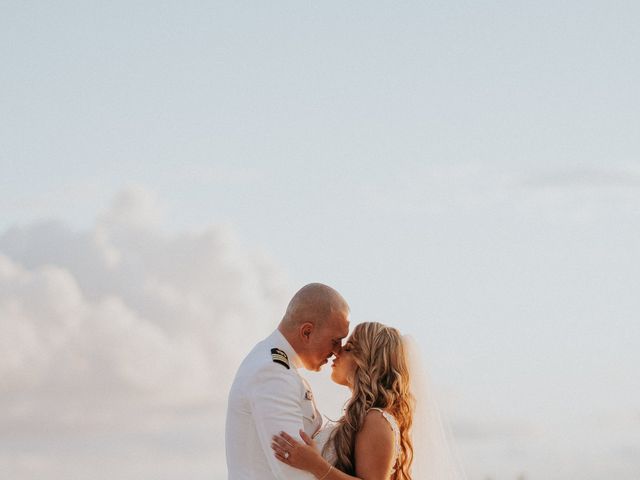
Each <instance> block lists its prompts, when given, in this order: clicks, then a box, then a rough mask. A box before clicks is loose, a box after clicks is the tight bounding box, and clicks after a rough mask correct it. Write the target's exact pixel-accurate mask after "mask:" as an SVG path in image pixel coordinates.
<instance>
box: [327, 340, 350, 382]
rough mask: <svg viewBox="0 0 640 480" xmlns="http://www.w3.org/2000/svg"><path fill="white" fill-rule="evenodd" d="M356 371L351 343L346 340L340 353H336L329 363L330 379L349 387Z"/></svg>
mask: <svg viewBox="0 0 640 480" xmlns="http://www.w3.org/2000/svg"><path fill="white" fill-rule="evenodd" d="M355 372H356V362H355V359H354V358H353V343H352V342H351V340H347V343H346V344H345V346H344V347H342V350H340V353H339V354H338V355H336V358H335V359H334V360H333V364H332V365H331V380H333V381H334V382H336V383H337V384H338V385H344V386H345V387H351V386H352V385H353V377H354V375H355Z"/></svg>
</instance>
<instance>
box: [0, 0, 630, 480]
mask: <svg viewBox="0 0 640 480" xmlns="http://www.w3.org/2000/svg"><path fill="white" fill-rule="evenodd" d="M638 21H640V7H638V4H637V3H636V2H615V3H613V4H612V3H610V2H595V1H586V2H584V1H583V2H577V1H567V2H560V3H558V2H548V1H542V2H497V1H495V2H483V3H478V2H426V3H425V2H403V3H402V4H398V3H397V2H396V3H391V2H322V3H305V2H280V3H278V4H271V3H270V4H265V3H260V2H232V3H222V2H220V3H216V2H214V3H211V2H186V3H181V4H180V5H177V4H175V5H174V4H169V3H162V4H158V3H157V2H136V3H135V4H131V3H128V2H109V3H103V4H87V3H80V2H56V4H55V5H54V4H33V3H31V4H25V3H24V2H4V3H3V4H2V5H1V6H0V40H1V41H0V53H1V57H2V59H3V67H2V70H1V71H0V105H1V108H2V112H3V115H1V116H0V167H1V171H2V175H1V176H0V238H1V239H2V240H1V241H0V253H2V254H4V255H5V256H6V257H7V258H9V259H11V261H12V262H13V263H15V264H18V265H22V266H24V267H25V268H26V269H27V270H28V271H30V272H32V273H33V275H37V274H36V273H34V272H36V271H37V269H38V268H40V267H41V266H42V263H41V261H40V260H36V258H38V259H39V258H41V257H42V259H43V260H42V262H44V261H45V260H46V261H48V262H53V263H54V264H56V265H58V266H60V267H61V268H64V269H67V270H68V271H69V272H71V275H72V276H73V278H75V279H76V281H77V282H78V283H79V288H80V290H81V291H82V292H83V295H88V293H86V292H88V291H89V287H88V286H87V285H91V288H93V289H94V291H98V292H102V294H104V295H106V293H107V292H106V291H102V290H100V288H101V287H100V288H99V287H98V286H96V285H98V283H96V285H93V284H91V278H93V277H91V276H90V275H89V274H85V273H83V272H82V271H79V270H74V268H79V267H77V266H75V267H74V265H71V264H69V265H67V264H66V263H65V260H64V259H65V258H68V257H69V255H62V254H60V252H61V251H63V250H64V245H65V241H64V239H65V238H67V239H71V238H75V237H73V235H74V233H73V232H75V233H76V234H77V235H78V236H79V237H82V238H85V237H91V236H92V235H94V236H99V234H98V233H96V232H100V231H102V230H101V229H103V228H106V229H107V230H108V229H109V228H112V225H113V224H112V223H109V221H112V222H115V223H116V224H118V225H119V223H118V222H121V221H122V218H121V217H122V216H124V217H126V215H129V214H128V213H126V212H128V211H129V210H127V208H129V207H131V205H129V204H127V205H129V207H126V208H125V207H123V208H124V210H122V209H121V210H118V208H117V206H116V207H114V206H110V205H112V202H113V199H114V198H115V197H116V196H117V195H118V194H119V192H122V191H123V189H127V188H129V187H131V186H133V190H125V192H126V191H133V192H138V193H136V194H133V197H132V198H133V200H131V202H132V205H133V207H131V209H132V211H134V213H135V215H138V214H139V216H138V217H135V215H134V217H135V218H134V220H131V221H132V222H133V223H135V222H137V221H139V220H140V219H142V220H144V221H147V220H148V219H149V218H151V217H152V219H151V220H149V221H152V223H153V225H154V228H158V229H160V230H161V231H162V232H164V233H163V235H165V236H167V237H170V238H183V237H185V236H186V237H188V236H189V235H192V236H196V237H197V235H198V234H197V233H194V232H203V231H206V230H207V228H220V229H223V230H225V229H226V230H225V231H228V232H232V233H230V234H229V235H231V237H232V238H233V240H224V241H222V244H223V245H236V246H235V247H233V249H232V250H233V251H234V252H236V253H235V254H234V255H235V256H232V258H235V259H236V261H237V262H240V263H242V262H243V260H242V258H244V256H250V255H253V254H254V253H255V252H258V253H259V254H260V255H265V256H266V257H268V258H269V259H270V260H269V262H271V264H272V265H273V267H269V268H273V270H274V271H277V272H279V273H278V275H279V274H282V276H283V277H284V278H286V279H287V280H286V282H285V283H286V285H287V286H286V287H283V291H284V292H285V293H286V294H289V293H290V291H291V290H292V289H294V288H295V287H297V286H299V285H301V284H304V283H306V282H308V281H315V280H321V281H325V282H326V283H329V284H332V285H334V286H336V287H337V288H338V289H339V290H341V291H342V292H343V293H344V294H345V296H346V297H347V299H348V300H349V301H350V302H351V304H352V307H353V312H354V320H356V321H362V320H370V319H371V320H379V321H383V322H388V323H392V324H396V325H398V326H399V327H400V328H401V329H403V330H405V331H409V332H412V333H414V334H415V335H416V336H417V337H418V339H419V340H420V342H421V344H422V345H423V348H424V349H425V353H426V355H427V356H428V358H429V360H430V361H431V362H432V363H433V366H434V367H433V368H434V372H433V374H434V376H435V377H436V380H437V381H438V383H439V384H440V385H441V386H442V388H443V389H444V390H445V391H446V392H448V393H447V395H449V397H447V398H449V400H450V404H451V410H452V416H453V417H454V418H455V419H456V422H457V423H458V424H459V425H460V426H459V428H460V431H465V432H480V433H475V434H469V435H468V436H469V438H471V440H469V438H467V439H465V440H464V441H463V443H465V445H466V446H465V448H466V450H465V451H466V452H467V457H468V463H469V464H470V470H471V471H472V472H473V474H474V475H475V476H473V477H472V478H483V477H482V475H489V474H492V475H494V476H495V477H496V478H514V477H513V475H514V474H515V473H516V472H517V468H520V467H518V465H522V467H521V468H522V470H523V471H526V472H533V474H534V475H535V474H536V473H538V475H541V476H544V478H555V477H552V476H551V474H550V473H549V472H550V471H551V470H554V469H555V471H557V472H560V471H562V472H564V473H566V474H567V475H568V474H569V473H567V472H570V473H571V474H578V473H579V474H580V475H583V472H580V471H579V468H580V461H579V460H578V458H577V457H575V458H574V457H572V454H571V453H570V452H572V451H573V450H572V448H574V449H575V448H577V447H575V445H576V444H578V443H579V444H580V445H581V447H580V448H583V449H584V450H585V451H589V452H591V454H590V457H591V458H596V459H597V462H599V463H597V465H596V464H595V463H594V464H589V465H586V466H585V467H584V468H585V470H588V471H589V472H590V473H589V474H590V475H592V476H591V477H586V476H583V477H582V478H594V479H595V478H604V476H601V474H600V473H599V472H606V471H608V470H607V469H609V471H610V469H611V468H613V465H616V466H620V465H622V466H621V467H620V469H621V470H620V471H619V472H618V473H619V475H618V478H631V477H632V476H637V475H638V472H639V471H640V470H639V469H640V466H638V464H637V463H625V462H626V460H625V461H621V460H620V457H619V456H617V455H618V454H619V452H620V451H622V452H632V453H631V456H633V455H635V454H636V453H637V452H638V451H639V449H640V440H639V439H638V437H637V435H636V436H633V435H632V434H631V433H630V430H629V429H631V428H635V429H636V430H637V422H638V412H639V408H640V407H639V405H640V386H639V385H638V382H637V380H636V379H635V378H636V377H637V375H636V372H635V368H634V365H637V364H638V361H640V358H638V354H637V350H638V349H637V345H638V341H639V339H640V332H639V331H638V326H637V322H636V319H637V312H638V310H639V307H640V301H639V300H638V298H639V297H638V295H637V293H636V290H637V287H635V285H636V284H637V275H638V274H637V272H638V271H639V267H640V249H639V248H638V245H639V240H640V238H639V237H640V163H639V162H638V158H639V154H640V135H638V132H639V131H640V115H638V112H639V111H640V93H639V92H640V91H639V90H638V88H637V85H638V84H640V60H639V59H640V51H639V46H638V41H637V25H638ZM120 194H121V195H122V193H120ZM124 195H125V198H128V197H126V194H124ZM121 198H122V197H121ZM145 202H146V203H145ZM116 203H117V202H116ZM125 203H126V202H125ZM139 210H140V211H141V212H142V213H140V211H139ZM123 211H125V213H122V212H123ZM109 212H111V213H109ZM114 212H115V213H114ZM136 212H137V213H136ZM109 215H111V217H110V218H112V220H109V221H106V222H107V224H108V225H111V226H109V227H105V226H104V225H105V223H104V222H105V220H104V218H105V217H109ZM113 218H118V219H119V220H117V221H115V220H113ZM127 218H128V217H127ZM43 219H53V220H56V221H58V222H62V223H63V224H64V225H66V226H67V227H65V228H68V229H69V231H70V232H72V233H68V232H67V233H64V234H63V233H60V231H58V230H55V229H53V230H47V229H46V228H45V229H44V230H37V229H35V227H34V226H35V225H38V224H39V222H40V221H42V220H43ZM142 220H140V221H142ZM212 225H213V226H214V227H210V226H212ZM16 228H21V229H22V230H20V231H21V232H22V233H20V234H19V235H18V234H15V231H16ZM43 228H44V227H43ZM47 228H49V227H47ZM118 228H121V227H118ZM122 228H124V227H122ZM127 228H129V227H127ZM54 231H55V232H58V233H57V234H59V235H60V236H59V237H56V238H59V239H62V240H60V244H59V245H58V244H56V245H57V246H56V247H55V248H58V250H55V249H54V247H51V248H52V251H53V250H55V252H58V253H56V254H53V253H51V256H50V257H47V255H48V254H47V255H45V254H42V255H40V253H41V251H42V249H43V248H45V247H44V246H43V245H45V244H46V242H44V244H43V243H38V235H39V234H38V232H50V234H51V233H52V232H54ZM108 231H109V232H112V231H111V230H108ZM216 231H217V230H216ZM7 232H9V233H7ZM11 232H13V233H11ZM190 232H191V233H190ZM11 235H13V236H11ZM16 235H17V236H16ZM65 235H69V236H68V237H67V236H65ZM203 235H204V234H203ZM83 236H84V237H83ZM204 237H206V235H204ZM15 238H20V239H22V240H20V242H25V243H26V244H28V245H33V247H32V249H31V250H30V249H29V248H24V249H22V250H20V249H19V248H18V247H17V246H16V245H18V244H19V243H20V242H18V243H16V241H15ZM153 238H156V237H153ZM198 238H200V237H198ZM224 238H226V237H224ZM12 239H13V240H12ZM74 241H77V242H79V243H78V244H82V245H84V244H83V243H82V242H83V241H84V240H77V239H76V240H74ZM153 241H156V240H153ZM12 242H13V243H12ZM30 242H31V243H30ZM114 242H115V240H114ZM115 244H117V245H118V248H122V251H123V252H126V251H128V250H127V248H133V247H131V246H127V247H124V246H122V245H125V244H124V243H123V244H122V245H121V244H118V243H117V242H115ZM126 245H129V244H126ZM158 245H164V243H162V242H160V243H159V244H158ZM87 248H89V247H87ZM91 248H93V247H91ZM96 248H97V247H96ZM162 248H164V247H162ZM162 248H161V247H158V251H162ZM181 248H182V247H181ZM185 248H186V247H185ZM202 248H203V249H204V250H203V251H208V250H206V249H205V248H204V247H202ZM212 248H213V247H212ZM45 249H46V248H45ZM234 249H237V251H236V250H234ZM87 251H90V252H93V251H94V250H91V249H88V250H87ZM96 251H97V250H96ZM238 252H240V253H238ZM38 255H40V256H38ZM123 255H124V254H123ZM125 256H126V255H125ZM123 258H124V257H123ZM89 263H90V262H89ZM216 265H217V264H216ZM248 265H251V266H250V267H249V266H248V267H246V268H245V267H242V268H240V267H237V268H239V269H240V271H241V272H244V273H242V274H241V275H245V274H246V275H248V277H250V278H252V279H253V278H254V276H252V275H253V274H251V275H250V274H248V273H246V272H247V271H253V270H251V269H253V268H258V267H255V265H254V264H253V263H251V262H248ZM12 268H13V267H12ZM91 268H93V267H91ZM95 268H96V269H97V268H98V267H95ZM234 268H235V267H234ZM260 268H262V267H260ZM167 269H168V270H167V271H170V267H167ZM12 271H13V270H12ZM96 271H97V270H96ZM12 275H13V274H12ZM21 275H22V274H21ZM149 275H150V274H149ZM215 275H216V274H214V276H215ZM239 275H240V274H239ZM259 278H262V277H259ZM252 281H253V280H252ZM83 282H89V283H83ZM196 283H197V282H195V283H194V286H195V285H196ZM242 285H245V283H242ZM194 288H195V287H194ZM203 288H204V287H203ZM242 288H245V287H242ZM203 291H204V290H203ZM249 291H251V290H249ZM243 292H244V290H243ZM111 293H112V292H111ZM118 294H119V295H120V294H122V298H123V299H124V300H123V301H124V302H125V304H127V306H128V307H130V308H131V309H132V311H134V312H135V313H136V314H140V315H141V316H142V317H144V315H147V314H148V312H147V311H146V310H144V308H142V307H141V309H139V310H136V303H135V302H133V303H127V301H129V300H130V299H129V297H127V295H128V294H125V293H122V292H120V293H118ZM131 295H132V297H131V298H133V297H134V295H133V294H131ZM243 295H244V293H243V294H242V295H240V298H243V299H244V300H243V301H245V302H246V303H247V305H251V306H255V305H257V303H256V302H255V298H254V296H252V295H250V294H246V295H244V296H243ZM283 296H286V295H284V294H283ZM278 298H280V297H278ZM127 299H129V300H127ZM272 300H273V299H272ZM272 300H270V301H272ZM131 301H132V300H131ZM273 302H275V300H273ZM142 303H144V302H142ZM269 305H271V304H269ZM96 308H97V311H101V310H100V308H102V307H100V308H98V307H96ZM211 308H214V307H211ZM252 308H253V307H252ZM273 308H274V309H277V308H279V307H278V305H277V302H276V304H275V305H273ZM214 310H215V308H214ZM251 311H253V310H251V308H248V307H247V310H246V312H251ZM243 312H245V310H243ZM246 312H245V313H243V314H242V315H245V314H246V315H249V314H248V313H246ZM96 315H98V316H99V315H100V314H98V313H96ZM586 419H589V421H587V420H586ZM603 419H604V420H603ZM563 422H565V423H566V424H565V423H563ZM589 422H593V426H592V427H589V425H591V423H589ZM603 422H604V424H606V425H609V427H608V428H610V429H611V432H612V433H611V434H610V435H609V434H603V433H602V424H603ZM611 425H615V427H612V426H611ZM532 429H533V430H534V431H535V432H534V433H531V430H532ZM607 431H609V430H607ZM514 432H515V433H514ZM522 432H525V433H522ZM558 432H562V435H560V436H561V437H562V438H566V439H569V440H568V441H566V442H565V441H563V440H560V439H558ZM585 432H586V433H585ZM473 435H479V438H480V440H477V441H476V440H474V439H475V438H476V437H474V436H473ZM552 438H553V439H555V440H553V441H552V440H550V439H552ZM596 438H597V441H596ZM496 439H497V440H496ZM514 439H516V440H514ZM518 439H520V440H518ZM578 439H579V442H578ZM474 442H476V443H474ZM496 442H498V444H496ZM499 442H504V443H510V444H513V443H514V442H516V443H517V442H521V443H522V446H521V447H518V448H521V450H522V452H524V453H522V454H521V456H520V457H519V456H518V455H519V454H513V452H511V451H510V450H508V448H507V447H505V446H504V445H503V444H501V443H499ZM527 442H528V443H527ZM542 444H544V445H551V447H550V448H552V449H554V450H553V451H554V452H555V454H556V455H557V456H558V460H557V461H555V460H554V461H553V462H548V463H546V464H545V462H544V461H543V460H540V458H546V457H545V454H542V453H540V451H541V450H540V449H539V445H542ZM590 449H591V450H590ZM505 452H506V453H505ZM536 452H537V453H536ZM616 452H617V453H616ZM463 453H464V452H463ZM516 453H517V452H516ZM512 454H513V455H512ZM536 455H538V456H539V457H536ZM623 457H624V455H623ZM487 458H489V459H495V460H494V461H492V460H486V459H487ZM514 458H515V459H516V460H513V459H514ZM624 458H626V457H624ZM511 460H513V462H514V463H513V465H515V466H513V467H511V466H504V468H503V467H500V464H501V462H505V463H504V465H511V463H509V462H511ZM518 462H519V463H518ZM594 462H595V460H594ZM491 465H498V466H497V467H496V469H497V470H496V471H495V472H494V473H491V471H488V469H489V467H490V466H491ZM550 465H551V466H550ZM561 465H563V466H564V467H563V468H565V470H563V469H562V468H561ZM567 465H569V466H567ZM571 465H574V466H575V470H571V468H573V467H570V466H571ZM203 468H204V467H203ZM501 468H502V469H501ZM545 468H547V469H548V470H545ZM599 468H600V470H599ZM536 469H538V470H536ZM567 469H568V470H567ZM594 472H595V473H594ZM501 475H502V476H501ZM558 475H560V474H558ZM584 475H586V474H584ZM602 475H604V473H602ZM625 475H627V477H625ZM24 478H27V476H26V474H24ZM532 478H533V477H532ZM558 478H560V477H558Z"/></svg>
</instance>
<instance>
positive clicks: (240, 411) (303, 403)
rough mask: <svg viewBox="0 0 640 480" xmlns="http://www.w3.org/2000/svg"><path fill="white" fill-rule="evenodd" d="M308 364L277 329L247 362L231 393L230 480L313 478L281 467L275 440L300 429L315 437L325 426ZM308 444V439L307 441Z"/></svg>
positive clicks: (227, 433) (296, 433) (228, 433)
mask: <svg viewBox="0 0 640 480" xmlns="http://www.w3.org/2000/svg"><path fill="white" fill-rule="evenodd" d="M300 367H302V363H301V361H300V359H299V357H298V355H297V354H296V352H295V351H294V350H293V348H292V347H291V345H289V342H287V340H286V339H285V338H284V336H283V335H282V334H281V333H280V332H279V331H278V330H276V331H275V332H273V333H272V334H271V335H270V336H269V337H267V338H266V339H265V340H263V341H262V342H260V343H258V344H257V345H256V346H255V347H254V348H253V350H251V352H250V353H249V355H247V357H246V358H245V359H244V361H243V362H242V364H241V365H240V368H239V369H238V372H237V373H236V377H235V379H234V381H233V385H232V386H231V391H230V392H229V402H228V405H227V424H226V431H225V443H226V453H227V468H228V479H229V480H276V479H277V480H285V479H292V480H293V479H295V480H298V479H299V480H303V479H304V480H310V479H313V478H315V477H314V476H313V475H311V474H310V473H307V472H304V471H302V470H298V469H296V468H293V467H290V466H289V465H286V464H284V463H282V462H280V461H279V460H278V459H277V458H276V457H275V456H274V453H273V450H272V449H271V443H272V440H271V437H272V436H273V435H277V434H278V433H279V432H281V431H284V432H287V433H288V434H289V435H291V436H292V437H294V438H300V434H299V430H300V429H304V431H305V432H306V433H307V434H308V435H309V436H313V435H314V434H315V433H316V432H317V431H318V430H319V429H320V427H321V426H322V417H321V415H320V413H319V412H318V410H317V408H316V405H315V402H314V400H313V395H312V393H311V388H310V387H309V384H308V383H307V381H306V380H305V379H303V378H302V377H301V376H300V374H299V373H298V368H300ZM301 441H302V440H301Z"/></svg>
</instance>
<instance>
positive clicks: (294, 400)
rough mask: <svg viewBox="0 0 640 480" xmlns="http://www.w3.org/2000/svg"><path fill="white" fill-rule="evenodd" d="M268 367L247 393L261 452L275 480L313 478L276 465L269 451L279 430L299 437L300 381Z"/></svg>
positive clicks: (300, 423)
mask: <svg viewBox="0 0 640 480" xmlns="http://www.w3.org/2000/svg"><path fill="white" fill-rule="evenodd" d="M270 367H271V368H268V369H265V370H263V371H262V372H260V374H259V375H260V376H259V379H258V380H257V381H256V383H255V384H254V386H253V388H252V391H251V412H252V415H253V421H254V422H255V425H256V430H257V432H258V437H259V440H260V445H261V447H262V451H263V453H264V455H265V457H266V458H267V461H268V462H269V467H270V468H271V472H273V475H274V476H275V477H276V478H277V479H278V480H310V479H314V478H315V477H314V476H313V475H312V474H310V473H307V472H304V471H302V470H298V469H296V468H293V467H290V466H289V465H286V464H284V463H282V462H280V461H279V460H278V459H277V458H276V457H275V455H274V452H273V450H272V449H271V444H272V443H273V441H272V437H273V436H274V435H277V434H278V433H280V432H282V431H284V432H287V433H288V434H289V435H291V436H292V437H293V438H299V437H300V435H299V433H298V432H299V431H300V429H301V428H303V420H302V408H301V404H300V401H301V380H300V378H299V377H298V376H297V374H295V373H293V372H290V371H279V369H280V368H281V367H280V366H270ZM274 367H275V368H274Z"/></svg>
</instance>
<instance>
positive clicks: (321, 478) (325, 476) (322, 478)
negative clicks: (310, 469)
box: [318, 465, 333, 480]
mask: <svg viewBox="0 0 640 480" xmlns="http://www.w3.org/2000/svg"><path fill="white" fill-rule="evenodd" d="M331 470H333V465H329V470H327V473H325V474H324V475H322V476H321V477H320V478H319V479H318V480H324V479H325V478H327V475H329V474H330V473H331Z"/></svg>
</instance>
